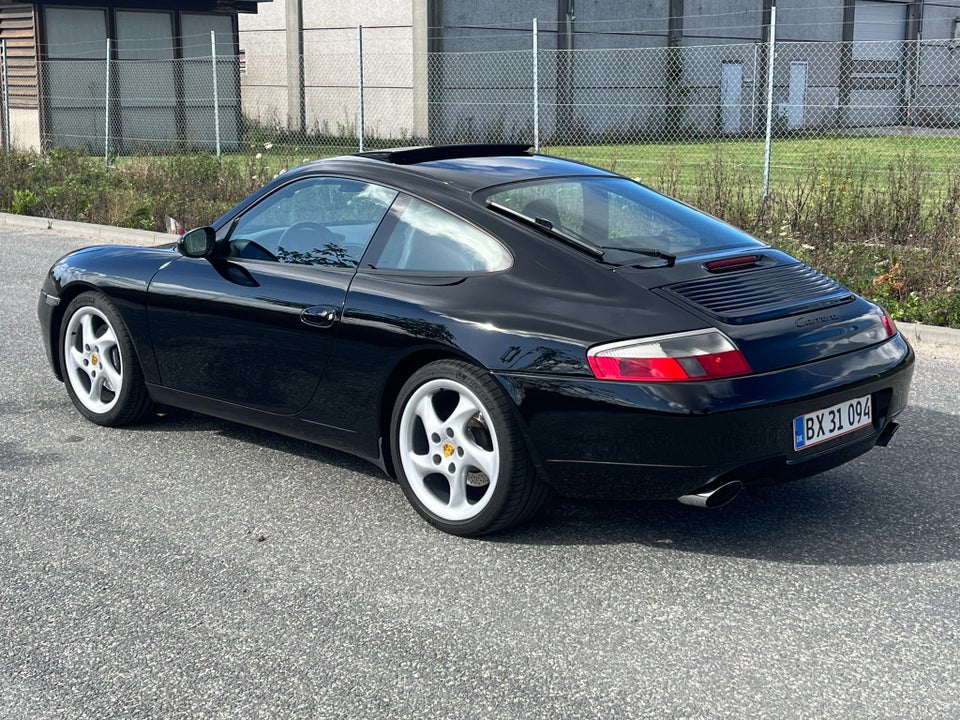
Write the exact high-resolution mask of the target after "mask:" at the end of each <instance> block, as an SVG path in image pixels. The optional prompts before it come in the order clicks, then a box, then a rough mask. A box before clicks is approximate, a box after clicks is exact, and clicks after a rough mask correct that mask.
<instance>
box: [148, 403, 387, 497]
mask: <svg viewBox="0 0 960 720" xmlns="http://www.w3.org/2000/svg"><path fill="white" fill-rule="evenodd" d="M131 429H133V430H136V431H140V432H162V433H181V432H215V433H217V434H218V435H220V436H222V437H225V438H229V439H231V440H236V441H238V442H242V443H248V444H251V445H257V446H263V447H269V448H271V449H273V450H277V451H278V452H283V453H289V454H290V455H296V456H297V457H300V458H304V459H307V460H313V461H316V462H317V463H328V464H330V465H336V466H337V467H338V468H342V469H344V470H349V471H351V472H355V473H358V474H360V475H367V476H369V477H370V478H372V479H377V480H388V481H391V482H392V478H389V477H387V476H386V475H385V474H384V473H383V472H382V471H381V470H380V469H379V468H377V467H376V466H375V465H373V464H371V463H369V462H366V461H364V460H361V459H360V458H358V457H355V456H354V455H350V454H349V453H345V452H342V451H340V450H335V449H333V448H328V447H325V446H323V445H317V444H316V443H312V442H309V441H307V440H299V439H297V438H292V437H288V436H286V435H281V434H279V433H275V432H271V431H270V430H261V429H260V428H255V427H252V426H250V425H242V424H240V423H235V422H231V421H230V420H221V419H219V418H215V417H211V416H209V415H200V414H198V413H194V412H191V411H189V410H181V409H179V408H164V409H163V410H162V412H161V413H160V414H159V415H158V416H155V417H153V418H150V419H148V420H146V421H145V422H143V423H140V424H138V425H135V426H132V427H131Z"/></svg>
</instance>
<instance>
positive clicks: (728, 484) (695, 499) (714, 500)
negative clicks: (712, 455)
mask: <svg viewBox="0 0 960 720" xmlns="http://www.w3.org/2000/svg"><path fill="white" fill-rule="evenodd" d="M741 490H743V483H742V482H740V481H739V480H714V481H713V482H711V483H707V484H706V485H704V486H703V487H701V488H699V489H698V490H695V491H694V492H692V493H690V494H689V495H681V496H680V497H679V498H677V500H679V501H680V502H682V503H683V504H684V505H693V506H694V507H702V508H718V507H723V506H724V505H726V504H727V503H728V502H730V501H731V500H733V499H734V498H735V497H736V496H737V495H739V494H740V491H741Z"/></svg>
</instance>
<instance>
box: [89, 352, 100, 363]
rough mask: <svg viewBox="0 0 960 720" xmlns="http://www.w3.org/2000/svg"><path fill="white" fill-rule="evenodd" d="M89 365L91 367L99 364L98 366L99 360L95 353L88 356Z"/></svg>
mask: <svg viewBox="0 0 960 720" xmlns="http://www.w3.org/2000/svg"><path fill="white" fill-rule="evenodd" d="M90 364H91V365H99V364H100V358H99V357H97V354H96V353H94V354H93V355H91V356H90Z"/></svg>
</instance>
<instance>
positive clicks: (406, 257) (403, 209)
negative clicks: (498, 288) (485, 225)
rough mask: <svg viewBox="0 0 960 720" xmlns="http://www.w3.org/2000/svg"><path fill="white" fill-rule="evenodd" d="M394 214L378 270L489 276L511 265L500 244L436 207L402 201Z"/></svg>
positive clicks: (379, 259)
mask: <svg viewBox="0 0 960 720" xmlns="http://www.w3.org/2000/svg"><path fill="white" fill-rule="evenodd" d="M401 203H402V204H401ZM394 213H395V223H394V224H393V227H392V228H391V229H390V230H389V234H388V236H387V238H386V240H385V241H384V246H383V250H382V251H381V253H380V256H379V258H378V259H377V260H376V267H377V269H379V270H397V271H403V272H434V273H489V272H497V271H499V270H505V269H506V268H508V267H510V265H511V264H512V262H513V259H512V257H511V256H510V253H509V252H508V251H507V249H506V248H505V247H504V246H503V245H502V244H501V243H500V241H498V240H496V239H495V238H493V237H491V236H490V235H488V234H487V233H485V232H483V231H482V230H480V229H478V228H477V227H475V226H473V225H471V224H470V223H468V222H467V221H465V220H462V219H461V218H459V217H457V216H455V215H453V214H451V213H449V212H447V211H446V210H443V209H441V208H438V207H436V206H435V205H431V204H429V203H426V202H423V201H421V200H417V199H416V198H401V200H398V203H397V206H396V208H395V210H394Z"/></svg>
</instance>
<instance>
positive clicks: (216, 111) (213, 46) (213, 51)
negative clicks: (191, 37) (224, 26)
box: [210, 30, 220, 162]
mask: <svg viewBox="0 0 960 720" xmlns="http://www.w3.org/2000/svg"><path fill="white" fill-rule="evenodd" d="M210 61H211V64H212V66H213V134H214V140H215V142H216V144H217V162H220V89H219V87H218V85H217V32H216V30H211V31H210Z"/></svg>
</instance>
